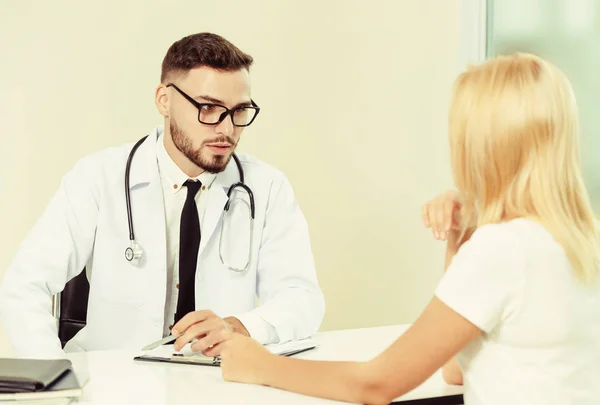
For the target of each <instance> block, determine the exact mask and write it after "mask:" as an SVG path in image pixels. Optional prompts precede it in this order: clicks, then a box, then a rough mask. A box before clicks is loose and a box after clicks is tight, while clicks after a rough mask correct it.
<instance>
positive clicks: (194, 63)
mask: <svg viewBox="0 0 600 405" xmlns="http://www.w3.org/2000/svg"><path fill="white" fill-rule="evenodd" d="M252 62H253V59H252V56H250V55H248V54H246V53H244V52H242V51H241V50H240V49H239V48H238V47H236V46H235V45H233V44H232V43H231V42H229V41H228V40H226V39H225V38H223V37H221V36H219V35H217V34H212V33H209V32H202V33H199V34H192V35H189V36H187V37H184V38H182V39H180V40H179V41H177V42H175V43H174V44H173V45H171V46H170V47H169V50H168V51H167V54H166V55H165V58H164V59H163V62H162V71H161V75H160V81H161V82H162V83H165V81H166V80H167V78H169V77H170V76H172V75H178V74H186V73H187V72H189V71H190V70H191V69H194V68H197V67H201V66H208V67H211V68H213V69H216V70H223V71H228V72H230V71H235V70H240V69H249V68H250V65H252Z"/></svg>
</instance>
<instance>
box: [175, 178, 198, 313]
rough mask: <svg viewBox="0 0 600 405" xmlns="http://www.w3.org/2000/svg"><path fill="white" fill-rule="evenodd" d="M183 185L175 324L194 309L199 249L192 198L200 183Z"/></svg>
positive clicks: (192, 182)
mask: <svg viewBox="0 0 600 405" xmlns="http://www.w3.org/2000/svg"><path fill="white" fill-rule="evenodd" d="M183 185H184V186H186V187H187V198H186V200H185V204H183V210H182V211H181V223H180V228H179V294H178V295H177V311H176V312H175V323H177V322H178V321H179V320H180V319H181V318H183V317H184V316H185V315H186V314H187V313H188V312H192V311H194V309H195V307H196V299H195V296H194V286H195V279H196V277H195V276H196V264H197V262H198V248H199V247H200V219H199V218H198V208H197V207H196V200H195V199H194V198H195V197H196V194H197V193H198V190H200V187H201V186H202V183H200V182H199V181H191V180H188V181H186V182H185V183H184V184H183Z"/></svg>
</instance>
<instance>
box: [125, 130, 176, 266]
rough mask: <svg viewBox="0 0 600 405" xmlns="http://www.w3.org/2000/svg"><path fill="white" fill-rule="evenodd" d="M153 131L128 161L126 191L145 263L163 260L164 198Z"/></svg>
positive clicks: (153, 264)
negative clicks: (128, 181)
mask: <svg viewBox="0 0 600 405" xmlns="http://www.w3.org/2000/svg"><path fill="white" fill-rule="evenodd" d="M157 137H158V134H157V133H156V131H154V132H153V133H151V134H150V136H149V137H148V138H147V139H146V141H144V143H143V144H142V145H140V148H139V149H138V150H137V152H136V154H135V157H134V158H133V159H132V164H131V178H130V184H129V186H130V193H131V204H132V215H133V222H134V231H135V236H136V239H137V240H138V242H139V243H141V244H142V248H143V249H144V254H145V256H146V260H150V261H149V262H147V263H146V265H148V264H150V265H152V266H156V265H158V268H163V267H165V266H166V263H167V254H166V246H167V242H166V228H165V219H164V218H165V216H164V201H163V195H162V184H161V180H160V172H159V170H158V161H157V157H156V153H157V147H156V142H157Z"/></svg>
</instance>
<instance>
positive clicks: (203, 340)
mask: <svg viewBox="0 0 600 405" xmlns="http://www.w3.org/2000/svg"><path fill="white" fill-rule="evenodd" d="M234 332H235V333H239V334H241V335H245V336H249V335H250V334H249V333H248V330H247V329H246V328H245V327H244V325H243V324H242V323H241V322H240V321H239V320H238V319H237V318H234V317H228V318H225V319H222V318H219V317H218V316H217V315H215V314H214V313H213V312H212V311H194V312H190V313H188V314H187V315H185V316H184V317H183V318H181V319H180V320H179V322H177V323H176V324H175V325H173V329H171V334H172V335H178V334H180V333H183V335H182V336H180V337H179V338H177V340H176V341H175V343H174V347H175V350H176V351H179V350H181V349H182V348H183V347H184V346H185V345H186V344H188V343H189V342H191V341H192V340H194V339H197V340H196V341H195V342H194V343H192V345H191V349H192V351H194V352H202V354H204V355H205V356H210V357H215V356H218V355H219V354H220V352H221V348H220V344H221V343H222V342H224V341H226V340H228V339H230V338H231V336H232V335H233V333H234Z"/></svg>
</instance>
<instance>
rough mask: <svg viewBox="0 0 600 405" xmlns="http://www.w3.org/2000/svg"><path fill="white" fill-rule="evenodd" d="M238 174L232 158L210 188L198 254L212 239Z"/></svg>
mask: <svg viewBox="0 0 600 405" xmlns="http://www.w3.org/2000/svg"><path fill="white" fill-rule="evenodd" d="M237 176H239V174H238V172H237V166H236V164H235V162H234V160H233V158H232V159H231V160H230V162H229V164H228V165H227V168H226V169H225V170H224V171H223V172H221V173H219V174H218V175H217V178H216V179H215V180H214V182H213V184H212V185H211V187H210V189H209V190H208V195H207V197H208V200H207V204H206V211H205V213H204V220H203V221H202V229H201V234H202V237H201V239H200V248H199V252H198V256H200V255H201V254H202V251H203V250H204V248H205V247H206V245H207V244H208V242H209V241H210V239H211V237H212V236H213V233H214V232H215V229H216V228H217V227H218V224H219V222H220V221H221V217H222V216H223V209H224V208H225V204H226V203H227V190H228V189H229V186H230V185H231V184H233V183H235V182H237V181H238V177H237Z"/></svg>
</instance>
